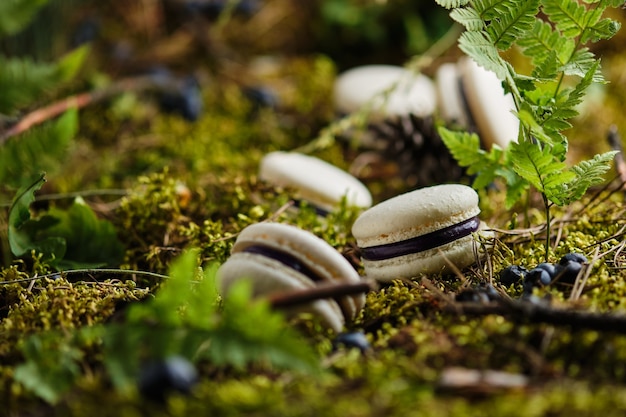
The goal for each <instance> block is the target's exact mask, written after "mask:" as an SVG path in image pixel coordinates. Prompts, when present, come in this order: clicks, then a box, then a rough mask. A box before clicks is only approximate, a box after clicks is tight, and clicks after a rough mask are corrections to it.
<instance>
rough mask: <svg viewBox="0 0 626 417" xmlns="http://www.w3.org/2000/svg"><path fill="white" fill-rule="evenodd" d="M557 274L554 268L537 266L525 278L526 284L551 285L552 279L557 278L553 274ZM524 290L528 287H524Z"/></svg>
mask: <svg viewBox="0 0 626 417" xmlns="http://www.w3.org/2000/svg"><path fill="white" fill-rule="evenodd" d="M540 265H541V264H540ZM550 271H551V272H552V274H551V273H550ZM555 273H556V268H554V266H553V267H552V268H541V267H539V265H537V267H536V268H533V269H531V270H530V271H528V274H526V276H525V277H524V284H526V283H527V282H528V283H531V284H532V285H549V284H550V282H552V278H553V277H554V276H555V275H553V274H555ZM524 288H526V286H524Z"/></svg>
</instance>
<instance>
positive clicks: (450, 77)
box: [435, 63, 469, 127]
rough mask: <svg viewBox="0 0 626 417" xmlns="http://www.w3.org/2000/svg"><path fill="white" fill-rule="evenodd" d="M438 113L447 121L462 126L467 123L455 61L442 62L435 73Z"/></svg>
mask: <svg viewBox="0 0 626 417" xmlns="http://www.w3.org/2000/svg"><path fill="white" fill-rule="evenodd" d="M435 86H436V88H437V103H438V109H439V114H440V116H441V118H442V119H443V120H445V121H446V122H448V123H454V124H457V125H459V126H462V127H467V126H468V125H469V120H468V118H467V114H466V110H465V105H464V103H463V97H462V96H461V92H460V91H459V89H460V75H459V72H458V69H457V65H456V63H447V64H442V65H440V66H439V68H437V72H436V74H435Z"/></svg>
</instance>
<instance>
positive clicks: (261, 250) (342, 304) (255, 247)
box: [217, 222, 365, 332]
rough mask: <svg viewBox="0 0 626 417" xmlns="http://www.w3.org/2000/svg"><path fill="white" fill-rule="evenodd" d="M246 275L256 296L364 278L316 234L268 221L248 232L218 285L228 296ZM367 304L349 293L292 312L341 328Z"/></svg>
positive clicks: (220, 273)
mask: <svg viewBox="0 0 626 417" xmlns="http://www.w3.org/2000/svg"><path fill="white" fill-rule="evenodd" d="M243 279H248V280H250V281H251V283H252V288H253V295H254V296H256V297H261V296H268V295H270V294H275V293H279V292H283V291H291V290H298V289H306V288H313V287H315V286H317V285H320V284H324V283H339V282H344V283H356V282H359V281H360V279H361V278H360V276H359V274H358V273H357V272H356V270H355V269H354V268H353V267H352V265H351V264H350V263H349V262H348V261H347V260H346V259H345V258H344V257H343V256H342V255H341V254H340V253H339V252H338V251H337V250H336V249H335V248H333V247H332V246H330V245H329V244H328V243H326V242H325V241H324V240H322V239H320V238H318V237H317V236H315V235H314V234H312V233H310V232H308V231H306V230H302V229H299V228H297V227H295V226H291V225H286V224H281V223H269V222H266V223H257V224H253V225H251V226H248V227H246V228H245V229H244V230H242V231H241V233H240V234H239V236H238V237H237V240H236V241H235V243H234V246H233V248H232V251H231V255H230V257H229V258H228V259H227V260H226V262H225V263H223V264H222V265H221V266H220V268H219V269H218V272H217V280H218V286H219V288H220V291H221V292H222V293H223V294H226V293H228V291H229V289H230V288H231V287H232V286H233V284H234V283H236V282H238V281H239V280H243ZM364 304H365V295H363V294H358V295H348V296H342V297H338V298H337V299H322V300H317V301H314V302H312V303H308V304H306V305H302V306H301V307H299V308H297V309H291V310H289V311H288V313H289V314H297V313H300V312H308V313H313V314H315V315H316V316H317V317H319V318H320V322H321V323H323V324H325V325H326V326H327V327H328V328H330V329H332V330H334V331H335V332H340V331H341V330H342V329H343V327H344V325H345V323H346V322H349V321H351V320H352V319H354V317H355V316H356V315H357V314H358V312H359V311H360V310H361V309H362V308H363V305H364Z"/></svg>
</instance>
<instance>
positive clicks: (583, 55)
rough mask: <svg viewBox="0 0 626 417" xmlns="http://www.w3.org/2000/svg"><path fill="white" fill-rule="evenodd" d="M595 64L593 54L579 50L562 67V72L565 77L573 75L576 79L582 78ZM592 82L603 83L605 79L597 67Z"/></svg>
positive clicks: (585, 49)
mask: <svg viewBox="0 0 626 417" xmlns="http://www.w3.org/2000/svg"><path fill="white" fill-rule="evenodd" d="M595 64H596V58H595V55H594V54H593V52H591V51H590V50H589V48H586V47H585V48H580V49H578V50H577V51H576V52H574V55H573V56H572V58H571V59H570V60H569V62H567V63H566V64H565V65H564V66H563V67H562V69H561V70H562V71H563V73H564V74H565V75H575V76H578V77H584V76H585V75H586V74H587V73H588V72H589V70H590V69H591V68H593V66H594V65H595ZM592 80H593V82H596V83H604V82H605V79H604V76H603V75H602V72H601V71H600V67H597V69H596V71H595V72H594V73H593V79H592Z"/></svg>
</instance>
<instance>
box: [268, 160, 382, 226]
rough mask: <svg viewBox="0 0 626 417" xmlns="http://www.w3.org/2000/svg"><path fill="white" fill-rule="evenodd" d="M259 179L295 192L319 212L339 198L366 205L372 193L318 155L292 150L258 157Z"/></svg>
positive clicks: (366, 206)
mask: <svg viewBox="0 0 626 417" xmlns="http://www.w3.org/2000/svg"><path fill="white" fill-rule="evenodd" d="M259 178H260V179H261V180H263V181H266V182H268V183H270V184H273V185H275V186H279V187H289V188H292V189H294V190H295V191H296V192H297V195H296V196H295V197H296V198H297V199H300V200H305V201H306V202H307V203H309V204H311V205H312V206H313V207H315V208H316V209H317V210H318V212H319V213H320V214H324V213H328V212H331V211H333V210H334V209H336V208H337V206H338V205H339V203H340V202H341V200H342V198H344V197H345V198H346V203H347V204H348V205H349V206H355V207H362V208H368V207H370V206H371V205H372V195H371V193H370V192H369V190H368V189H367V187H366V186H365V185H363V183H362V182H360V181H359V180H358V179H357V178H355V177H354V176H352V175H350V174H349V173H347V172H346V171H343V170H341V169H340V168H338V167H336V166H334V165H332V164H329V163H328V162H326V161H323V160H321V159H319V158H316V157H313V156H308V155H304V154H301V153H296V152H271V153H269V154H267V155H265V156H264V157H263V158H262V159H261V163H260V166H259Z"/></svg>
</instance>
